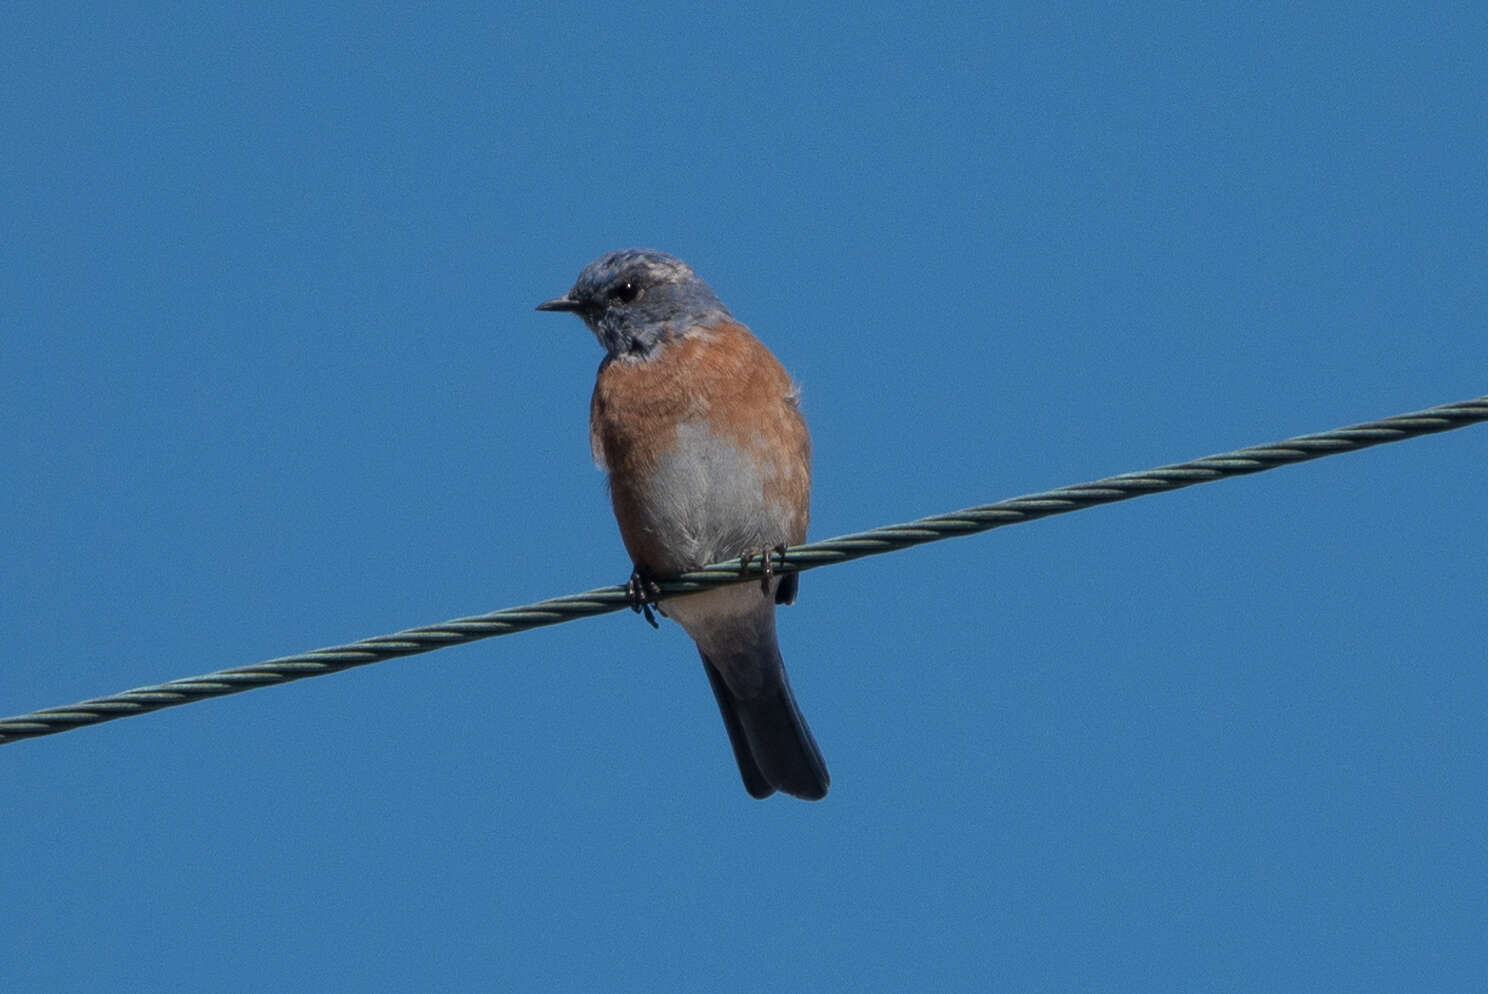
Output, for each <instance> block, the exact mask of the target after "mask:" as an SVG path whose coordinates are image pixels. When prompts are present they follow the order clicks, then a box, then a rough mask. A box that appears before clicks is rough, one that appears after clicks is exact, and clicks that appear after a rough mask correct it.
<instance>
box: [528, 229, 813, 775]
mask: <svg viewBox="0 0 1488 994" xmlns="http://www.w3.org/2000/svg"><path fill="white" fill-rule="evenodd" d="M537 309H538V310H540V311H572V312H574V313H575V314H578V315H579V316H580V317H582V318H583V319H584V323H585V324H587V325H588V326H589V330H590V331H592V332H594V336H595V337H596V338H598V339H599V343H600V344H601V345H603V346H604V348H605V353H606V355H605V357H604V360H603V361H602V362H600V364H599V376H598V379H597V380H596V382H595V384H594V396H593V398H592V399H591V400H590V403H589V441H590V445H591V447H592V449H593V452H594V461H595V462H596V463H598V464H599V466H600V468H601V469H605V470H607V471H608V472H609V479H610V500H611V503H612V504H613V505H614V509H615V520H616V521H617V522H618V523H619V525H620V537H621V539H622V540H623V541H624V542H625V548H626V551H628V552H629V553H630V558H631V562H632V563H634V564H635V572H634V573H633V574H632V576H631V584H630V590H631V594H632V598H633V600H634V602H635V605H636V607H637V609H638V610H639V609H640V608H641V607H642V606H644V602H645V601H646V600H647V599H648V598H649V596H650V592H651V590H654V587H653V586H652V583H653V577H662V576H667V575H671V574H676V573H682V572H686V571H687V570H689V569H694V568H696V567H699V566H704V565H707V564H708V563H712V562H718V561H721V560H724V559H731V558H733V557H735V556H739V557H743V558H744V559H745V560H746V561H747V560H748V559H749V558H751V557H752V556H754V555H761V556H763V557H764V561H765V563H766V565H767V566H768V563H769V559H768V555H769V550H770V549H772V548H777V549H778V548H783V547H784V546H786V545H790V544H795V543H799V542H801V541H803V540H804V539H805V537H806V521H807V518H808V517H809V516H810V503H811V438H810V436H809V435H808V434H807V433H806V423H805V421H803V420H802V418H801V411H800V405H799V391H798V390H797V388H796V386H795V385H794V384H793V383H792V382H791V380H790V377H789V376H788V375H787V374H786V372H785V369H784V368H782V367H781V365H780V362H779V361H778V360H777V359H776V358H775V357H774V356H773V355H771V354H770V350H769V349H767V348H765V346H764V345H763V344H761V343H760V341H759V339H757V338H755V337H754V335H753V334H751V333H750V331H749V329H748V328H746V327H744V325H742V324H740V323H739V322H738V321H736V320H734V317H733V315H731V314H730V313H729V311H728V308H726V307H724V305H723V302H722V301H721V300H719V299H718V297H717V296H716V295H715V294H714V293H713V290H712V289H711V288H710V287H709V286H708V284H706V283H704V282H703V281H702V280H700V279H699V278H698V277H697V274H695V273H694V272H693V271H692V268H691V267H690V266H688V265H687V264H686V263H685V262H683V261H682V260H680V259H676V258H673V257H672V256H670V255H666V254H664V253H661V252H653V251H648V250H644V249H627V250H625V251H623V252H610V253H608V254H606V255H602V256H600V257H599V258H598V259H595V260H594V261H593V262H591V263H590V264H589V265H587V266H585V267H584V270H583V272H581V273H579V278H578V281H577V282H575V283H574V285H573V289H571V290H569V291H568V293H567V294H565V295H564V296H562V297H555V298H553V299H552V300H547V301H544V302H543V303H541V304H538V305H537ZM798 579H799V574H796V573H790V574H786V575H785V576H783V577H782V576H773V575H769V574H768V570H767V575H766V576H765V578H764V580H763V582H762V585H763V592H761V587H760V586H758V585H755V584H752V583H749V584H735V585H733V586H728V587H716V588H714V589H712V590H706V591H702V592H699V593H695V594H687V595H684V596H680V597H669V598H667V599H666V601H665V603H664V604H658V605H657V606H658V608H659V609H661V610H662V613H663V614H664V615H665V616H666V617H668V618H671V619H672V620H673V621H675V622H677V624H679V625H681V626H682V628H683V630H684V631H686V632H687V634H688V635H690V636H691V637H692V640H693V641H694V642H696V643H697V647H698V652H699V653H700V654H701V655H702V657H703V669H704V670H705V671H706V672H707V674H708V682H709V683H710V684H711V685H712V687H713V694H714V696H716V697H717V698H718V709H719V710H720V711H721V712H723V724H724V727H725V728H726V729H727V730H728V736H729V742H730V743H731V744H732V745H733V748H734V758H735V759H736V760H737V761H738V764H739V774H740V776H742V777H743V778H744V787H745V789H747V790H748V791H749V793H750V794H752V795H753V796H755V797H769V796H770V795H771V794H773V793H774V792H775V791H777V790H782V791H785V792H786V793H787V794H794V795H795V796H796V797H801V798H806V799H808V800H813V801H814V800H819V799H820V798H822V797H825V796H826V793H827V784H828V782H829V780H828V777H827V767H826V764H825V763H824V762H823V761H822V757H821V752H820V751H819V750H818V749H817V747H816V741H815V740H814V739H813V738H812V737H811V732H810V730H809V729H807V727H806V722H805V720H804V719H803V718H802V717H801V712H800V710H799V709H798V708H797V707H796V701H795V697H794V696H793V695H792V694H791V688H790V681H789V680H787V679H786V676H785V664H784V662H782V661H781V658H780V647H779V644H778V643H777V642H776V638H775V605H776V603H781V604H789V603H791V602H792V601H794V600H795V597H796V587H797V581H798ZM648 617H649V609H648Z"/></svg>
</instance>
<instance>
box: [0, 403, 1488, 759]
mask: <svg viewBox="0 0 1488 994" xmlns="http://www.w3.org/2000/svg"><path fill="white" fill-rule="evenodd" d="M1482 421H1488V395H1485V396H1482V397H1476V398H1473V399H1471V400H1464V401H1459V402H1457V403H1454V404H1442V405H1439V406H1437V407H1429V408H1426V409H1425V410H1422V411H1414V412H1412V413H1410V414H1398V415H1395V416H1394V417H1389V418H1384V419H1382V420H1379V421H1369V422H1365V423H1364V424H1357V425H1349V426H1348V427H1345V428H1336V429H1334V430H1333V431H1325V432H1318V433H1316V434H1312V435H1298V436H1297V437H1295V438H1288V439H1286V440H1284V441H1281V442H1273V443H1271V444H1269V445H1252V446H1248V447H1246V448H1243V449H1235V450H1234V451H1232V452H1222V453H1219V454H1218V455H1212V456H1204V457H1203V458H1201V459H1194V460H1191V461H1189V462H1183V463H1174V464H1172V465H1169V466H1159V467H1157V468H1155V469H1148V470H1143V471H1141V472H1137V473H1123V474H1121V475H1119V476H1108V477H1106V478H1105V479H1101V480H1095V481H1094V482H1091V483H1080V484H1076V485H1075V486H1070V487H1060V488H1058V489H1055V490H1046V491H1043V492H1042V493H1036V494H1028V495H1026V496H1023V497H1013V498H1011V499H1009V500H1002V501H998V502H997V503H995V504H984V505H982V506H980V507H969V508H966V509H965V510H961V511H952V512H950V513H948V514H937V515H933V516H931V517H928V518H920V519H919V520H917V521H909V522H905V523H904V524H898V525H886V526H884V527H882V528H873V529H870V530H868V531H864V532H856V533H854V534H850V535H842V536H839V537H837V538H829V539H825V540H823V541H820V542H809V543H807V544H805V545H798V546H793V547H791V548H790V549H787V550H786V551H785V552H784V553H783V554H781V553H776V554H775V557H774V558H773V559H772V562H771V568H773V569H774V570H775V571H776V572H791V571H802V570H808V569H815V568H817V567H818V566H830V565H832V564H834V563H841V562H846V561H848V560H851V559H861V558H863V557H864V556H876V555H879V554H880V553H884V552H893V551H895V550H898V549H906V548H909V547H910V546H913V545H920V544H921V543H924V542H935V541H939V540H940V539H944V538H953V537H956V536H959V535H971V534H975V533H977V532H984V531H989V530H991V529H993V528H1000V527H1002V526H1003V525H1012V524H1018V523H1020V522H1023V521H1033V520H1036V519H1038V518H1047V517H1049V516H1051V515H1055V514H1064V513H1066V512H1068V511H1078V510H1082V509H1084V508H1087V507H1095V506H1096V505H1099V504H1110V503H1114V502H1116V501H1121V500H1129V499H1130V498H1133V497H1142V496H1145V495H1147V494H1153V493H1161V492H1163V491H1167V490H1177V489H1179V488H1181V487H1188V486H1192V485H1194V484H1196V483H1208V482H1209V481H1211V480H1220V479H1224V478H1227V477H1231V476H1244V475H1246V474H1249V473H1259V472H1262V471H1264V470H1268V469H1275V468H1276V467H1278V466H1285V465H1289V464H1291V463H1298V462H1306V461H1307V460H1309V459H1318V458H1321V457H1323V456H1330V455H1334V454H1336V453H1340V452H1354V451H1357V450H1359V449H1366V448H1369V447H1370V446H1373V445H1382V444H1384V443H1386V442H1398V441H1401V440H1403V439H1407V438H1417V437H1419V436H1422V435H1430V434H1435V433H1436V432H1442V431H1450V430H1452V429H1454V428H1462V427H1465V426H1466V425H1470V424H1475V423H1478V422H1482ZM762 569H763V567H762V564H760V562H759V560H758V559H757V558H756V559H755V560H754V561H752V562H751V563H749V564H747V565H741V564H740V562H739V561H738V560H730V561H728V562H723V563H715V564H713V565H711V566H706V567H703V568H702V569H699V570H695V571H693V572H691V573H686V574H683V575H682V576H679V577H676V578H674V579H671V580H667V581H663V582H661V583H660V587H661V591H662V594H663V595H666V594H679V593H686V592H688V591H694V590H703V589H706V588H708V587H716V586H723V585H726V584H730V583H741V582H744V581H745V580H749V579H751V578H752V579H755V580H757V579H758V578H759V577H760V574H761V572H762ZM629 606H630V601H629V599H628V597H627V595H626V591H625V588H624V587H621V586H615V587H599V588H597V589H594V590H588V591H585V592H583V593H580V594H569V595H568V596H565V597H554V598H551V599H549V600H545V601H538V602H537V603H536V604H527V605H524V606H521V607H511V608H505V609H503V610H500V611H492V612H490V613H489V614H478V615H473V616H471V617H468V618H456V619H454V620H452V621H446V622H443V623H441V624H437V625H425V626H423V627H420V628H409V629H407V630H405V631H401V632H394V633H393V634H391V635H376V636H373V637H372V638H367V639H362V640H361V641H358V642H350V643H347V644H345V645H336V646H330V647H328V648H324V649H314V650H311V651H310V652H302V653H299V654H297V655H293V656H282V657H280V658H278V659H269V660H265V661H264V662H261V663H254V664H253V665H251V666H239V667H236V668H234V669H227V670H218V671H217V672H215V673H207V674H204V675H202V676H195V677H187V678H185V679H181V680H171V681H169V682H167V683H160V684H154V685H152V686H148V687H139V688H136V689H134V690H126V691H124V692H122V693H118V694H110V695H109V696H107V697H95V698H92V699H90V700H86V701H81V702H79V703H77V704H73V705H70V706H67V707H54V708H43V709H42V710H40V711H32V712H30V713H29V714H22V715H16V716H15V717H12V718H0V745H3V744H5V743H9V742H16V741H19V740H21V739H27V738H36V737H38V736H42V735H53V734H56V733H57V732H65V731H68V730H70V729H73V728H80V727H82V726H84V725H96V724H98V723H99V722H104V721H112V720H113V719H115V718H125V717H129V716H130V715H136V714H144V713H146V712H148V711H156V710H159V709H160V708H168V707H174V706H175V705H177V704H187V703H189V702H191V701H198V700H203V699H205V698H209V697H222V696H224V695H226V694H236V693H239V692H240V691H244V690H251V689H253V688H254V687H263V686H267V685H269V684H276V683H287V682H289V681H291V680H300V679H303V678H305V677H310V676H320V675H321V674H324V673H336V672H338V671H340V670H345V669H350V668H352V667H354V666H365V665H367V664H368V663H376V662H381V661H382V660H385V659H395V658H397V657H399V656H412V655H416V654H418V653H421V652H430V651H432V650H434V649H439V648H443V647H444V646H448V645H459V644H462V643H465V642H474V641H476V640H477V639H483V638H491V637H493V636H496V635H510V634H512V633H513V632H521V631H526V630H528V629H530V628H540V627H542V626H544V625H556V624H559V623H561V622H565V621H573V620H574V619H576V618H587V617H589V616H590V615H596V614H607V613H609V612H611V611H619V610H621V609H623V608H626V607H629Z"/></svg>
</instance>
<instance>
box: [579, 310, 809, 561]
mask: <svg viewBox="0 0 1488 994" xmlns="http://www.w3.org/2000/svg"><path fill="white" fill-rule="evenodd" d="M590 440H591V443H592V445H593V448H594V455H595V459H596V461H597V462H599V464H600V465H602V466H604V467H605V468H606V469H607V470H608V471H609V474H610V496H611V499H612V502H613V504H614V508H615V517H616V520H617V522H618V523H619V525H620V534H621V537H622V538H623V539H624V541H625V545H626V548H627V549H628V550H629V552H630V554H631V557H632V559H633V560H634V561H635V563H636V564H638V565H643V566H647V567H649V568H651V569H653V570H655V571H656V572H658V573H661V574H666V573H673V572H678V571H681V570H685V569H689V568H692V567H695V566H701V565H704V564H706V563H709V562H713V561H716V560H719V559H726V558H730V557H733V556H737V555H741V554H743V553H744V552H750V551H758V550H759V549H761V548H764V547H768V546H774V545H780V544H790V543H795V542H800V541H802V540H803V539H804V538H805V535H806V525H807V519H808V517H809V514H810V511H809V508H810V494H811V442H810V436H809V435H808V434H807V431H806V425H805V422H804V421H803V420H802V418H801V413H800V410H799V408H798V406H797V403H796V392H795V388H794V386H793V384H792V383H791V381H790V377H789V376H788V375H787V374H786V372H785V370H784V368H782V367H781V365H780V363H779V362H778V361H777V360H776V359H775V357H774V356H773V355H771V354H770V352H769V350H768V349H766V348H765V347H764V345H762V344H761V343H760V342H759V340H758V339H756V338H755V337H754V335H752V334H751V333H750V332H749V330H748V329H747V328H745V327H744V326H743V325H740V324H737V323H734V322H725V323H722V324H720V325H718V326H716V327H714V328H709V329H699V330H697V331H695V332H692V333H689V334H687V335H684V336H682V337H681V338H679V339H676V340H674V341H672V342H669V343H667V344H666V345H665V346H664V347H663V348H661V349H659V350H657V352H656V353H654V354H653V355H652V356H651V357H650V358H648V359H646V360H643V361H633V360H611V361H608V362H606V363H605V364H604V365H603V366H602V367H601V368H600V372H599V377H598V380H597V382H596V383H595V388H594V396H593V399H592V402H591V406H590Z"/></svg>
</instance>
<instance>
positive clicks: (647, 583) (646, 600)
mask: <svg viewBox="0 0 1488 994" xmlns="http://www.w3.org/2000/svg"><path fill="white" fill-rule="evenodd" d="M660 597H661V587H659V586H657V583H656V581H655V580H653V579H652V578H651V571H650V570H647V569H644V568H643V567H640V566H637V567H636V568H635V569H634V570H633V571H632V572H631V574H630V579H629V580H628V581H626V584H625V599H626V600H627V601H629V602H630V609H631V610H632V611H634V612H635V613H636V614H642V615H645V617H646V621H647V623H648V624H650V626H651V627H652V628H660V627H661V626H660V625H658V624H657V623H656V615H655V614H652V613H651V605H652V604H655V603H656V602H657V600H658V599H659V598H660Z"/></svg>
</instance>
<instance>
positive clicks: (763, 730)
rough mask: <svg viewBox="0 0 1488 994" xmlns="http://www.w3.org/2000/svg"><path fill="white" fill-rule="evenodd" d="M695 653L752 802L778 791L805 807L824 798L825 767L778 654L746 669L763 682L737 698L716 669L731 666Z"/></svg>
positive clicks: (827, 781)
mask: <svg viewBox="0 0 1488 994" xmlns="http://www.w3.org/2000/svg"><path fill="white" fill-rule="evenodd" d="M698 652H699V654H700V655H701V656H702V657H703V669H704V670H705V671H707V674H708V682H709V683H710V684H711V685H712V687H713V696H714V697H716V698H718V710H719V711H720V712H722V714H723V726H724V728H726V729H727V730H728V737H729V744H730V745H732V746H733V747H734V759H735V760H736V761H737V762H738V764H739V775H740V776H741V777H743V779H744V788H745V789H746V790H748V791H749V793H750V794H751V795H753V796H754V797H769V796H770V795H771V794H773V793H775V791H777V790H782V791H785V793H787V794H791V795H793V796H795V797H799V798H802V799H804V800H808V801H819V800H821V799H822V798H823V797H826V796H827V787H828V785H829V784H830V783H831V778H830V777H829V776H828V775H827V764H826V762H825V761H824V760H823V759H822V754H821V750H820V749H818V748H817V747H816V740H815V739H814V738H812V737H811V729H809V728H807V727H806V719H804V718H802V717H801V710H800V708H798V707H796V698H795V695H793V694H792V693H791V688H790V681H789V680H788V679H787V678H786V675H785V664H784V663H783V662H782V661H781V659H780V651H779V650H778V649H773V650H772V654H773V655H774V659H773V660H770V661H768V662H767V663H766V664H765V665H764V666H763V667H759V663H758V661H751V662H753V665H752V666H750V667H749V668H750V669H751V670H753V671H754V672H755V673H761V672H762V676H763V679H762V680H759V681H749V682H750V683H751V684H752V683H754V682H758V683H759V686H758V687H757V688H756V687H754V686H750V687H748V689H747V690H746V691H745V692H744V693H736V692H735V691H734V689H733V688H732V687H730V686H729V684H728V682H727V681H726V680H725V679H724V675H723V669H722V668H721V667H720V666H719V665H718V663H724V664H725V665H728V663H729V662H730V660H727V659H719V660H718V662H715V661H714V660H713V659H711V658H709V656H708V654H707V653H706V652H703V651H702V650H701V649H699V650H698ZM756 667H758V669H756Z"/></svg>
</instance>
